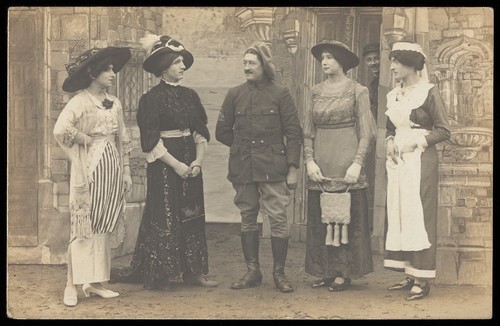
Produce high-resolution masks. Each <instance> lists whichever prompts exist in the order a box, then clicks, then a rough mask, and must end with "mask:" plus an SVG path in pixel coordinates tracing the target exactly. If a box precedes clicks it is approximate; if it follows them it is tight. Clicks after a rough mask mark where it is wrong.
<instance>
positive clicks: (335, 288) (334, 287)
mask: <svg viewBox="0 0 500 326" xmlns="http://www.w3.org/2000/svg"><path fill="white" fill-rule="evenodd" d="M349 285H351V279H350V278H344V282H343V283H336V282H335V281H333V282H332V283H331V284H330V287H329V288H328V290H329V291H330V292H341V291H345V290H347V288H348V287H349Z"/></svg>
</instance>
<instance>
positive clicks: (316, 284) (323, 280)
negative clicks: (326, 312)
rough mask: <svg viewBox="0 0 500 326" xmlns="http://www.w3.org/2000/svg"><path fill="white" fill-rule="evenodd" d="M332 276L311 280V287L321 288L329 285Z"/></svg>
mask: <svg viewBox="0 0 500 326" xmlns="http://www.w3.org/2000/svg"><path fill="white" fill-rule="evenodd" d="M333 280H334V278H331V277H329V278H321V279H319V280H316V281H314V282H313V284H312V288H313V289H315V288H322V287H329V286H330V284H332V282H333Z"/></svg>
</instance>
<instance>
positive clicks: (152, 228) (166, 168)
mask: <svg viewBox="0 0 500 326" xmlns="http://www.w3.org/2000/svg"><path fill="white" fill-rule="evenodd" d="M141 43H142V44H143V47H144V48H145V49H146V50H147V53H146V56H147V57H146V59H145V60H144V63H143V68H144V70H146V71H148V72H150V73H153V74H154V75H155V76H156V77H161V81H160V82H159V84H158V85H156V86H155V87H153V88H152V89H151V90H150V91H149V92H147V93H146V94H144V95H143V96H142V97H141V99H140V101H139V109H138V111H137V123H138V125H139V128H140V132H141V146H142V150H143V151H144V152H145V153H146V160H147V162H148V169H147V183H148V184H147V190H148V193H147V198H146V207H145V209H144V214H143V216H142V221H141V226H140V228H139V234H138V236H137V243H136V246H135V251H134V256H133V258H132V262H131V263H130V266H129V267H127V268H124V269H116V270H115V269H113V270H112V271H111V278H112V281H113V282H142V283H143V284H144V288H146V289H162V288H165V287H167V286H168V285H169V279H170V278H176V277H179V276H181V275H182V278H183V279H184V281H185V282H187V283H190V284H195V285H200V286H209V287H210V286H216V285H217V282H215V281H210V280H207V278H206V277H205V274H207V273H208V253H207V242H206V237H205V207H204V199H203V179H202V173H201V170H202V168H201V166H202V163H203V157H204V155H205V151H206V145H207V142H208V141H209V140H210V134H209V132H208V128H207V115H206V112H205V108H204V107H203V105H202V104H201V102H200V98H199V97H198V94H196V92H195V91H194V90H192V89H190V88H187V87H184V86H181V85H180V84H179V82H180V81H181V80H182V78H183V77H184V72H185V71H186V70H187V69H189V68H190V67H191V65H192V64H193V56H192V54H191V53H190V52H189V51H187V50H186V49H185V48H184V46H183V45H182V44H181V43H179V42H178V41H176V40H175V39H172V38H171V37H169V36H166V35H162V36H159V35H153V34H150V35H148V36H146V37H145V38H143V39H141Z"/></svg>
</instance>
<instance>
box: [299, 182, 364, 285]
mask: <svg viewBox="0 0 500 326" xmlns="http://www.w3.org/2000/svg"><path fill="white" fill-rule="evenodd" d="M350 193H351V223H350V224H349V226H348V230H349V231H348V238H349V243H347V244H341V245H340V247H334V246H327V245H325V237H326V224H323V223H321V207H320V199H319V198H320V195H321V191H316V190H309V191H308V203H307V240H306V266H305V270H306V273H308V274H311V275H313V276H315V277H319V278H329V277H332V278H333V277H336V276H341V277H345V278H351V279H356V278H360V277H362V276H363V275H366V274H368V273H370V272H372V271H373V263H372V252H371V244H370V228H369V225H368V203H367V197H366V189H359V190H350Z"/></svg>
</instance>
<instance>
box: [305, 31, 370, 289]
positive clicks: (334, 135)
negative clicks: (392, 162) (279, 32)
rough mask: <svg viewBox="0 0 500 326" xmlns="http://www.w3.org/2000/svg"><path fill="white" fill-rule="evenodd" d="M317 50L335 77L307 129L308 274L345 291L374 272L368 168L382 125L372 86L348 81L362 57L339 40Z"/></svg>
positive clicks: (309, 115)
mask: <svg viewBox="0 0 500 326" xmlns="http://www.w3.org/2000/svg"><path fill="white" fill-rule="evenodd" d="M311 52H312V54H313V56H314V57H315V58H316V59H318V60H319V61H320V62H321V66H322V69H323V72H324V73H325V75H326V76H327V79H326V80H325V81H323V82H321V83H319V84H317V85H315V86H314V87H313V89H312V95H311V105H310V106H309V107H308V111H307V112H306V115H305V121H304V128H303V129H304V163H305V164H306V167H307V175H308V179H307V184H306V186H307V189H308V204H307V243H306V262H305V270H306V272H307V273H308V274H310V275H313V276H315V277H318V278H319V279H318V280H316V281H315V282H313V285H312V286H313V288H317V287H328V289H329V290H330V291H334V292H337V291H344V290H346V289H347V288H348V287H349V284H350V282H351V279H357V278H360V277H362V276H363V275H366V274H367V273H370V272H372V271H373V266H372V258H371V246H370V229H369V225H368V202H367V197H366V189H367V187H368V182H367V178H366V174H365V171H364V168H363V165H364V161H365V157H366V153H367V152H368V151H369V148H370V144H371V143H372V140H373V139H374V138H375V130H376V124H375V120H374V119H373V116H372V114H371V112H370V100H369V96H368V89H367V88H366V87H364V86H362V85H360V84H358V83H357V82H355V81H354V80H352V79H350V78H348V77H347V76H346V74H347V72H348V71H349V70H350V69H352V68H354V67H356V66H357V65H358V64H359V58H358V57H357V56H356V55H355V54H354V53H352V52H351V50H350V49H349V48H348V47H347V46H346V45H345V44H343V43H341V42H338V41H327V42H321V43H319V44H317V45H315V46H314V47H313V48H312V49H311Z"/></svg>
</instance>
